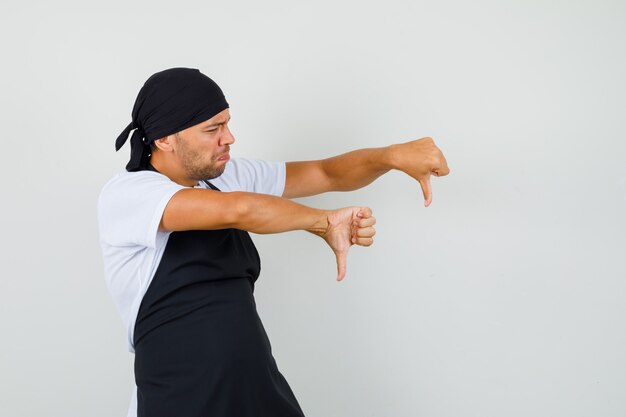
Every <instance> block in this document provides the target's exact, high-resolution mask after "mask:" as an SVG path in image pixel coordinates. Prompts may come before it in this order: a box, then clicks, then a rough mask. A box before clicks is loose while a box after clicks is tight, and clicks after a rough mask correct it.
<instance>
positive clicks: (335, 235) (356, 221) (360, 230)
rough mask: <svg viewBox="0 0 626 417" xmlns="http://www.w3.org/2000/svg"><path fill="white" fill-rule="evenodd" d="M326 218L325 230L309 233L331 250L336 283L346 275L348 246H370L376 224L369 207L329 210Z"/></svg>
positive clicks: (372, 241)
mask: <svg viewBox="0 0 626 417" xmlns="http://www.w3.org/2000/svg"><path fill="white" fill-rule="evenodd" d="M326 218H327V220H328V227H327V228H326V230H324V231H320V230H309V231H310V232H311V233H314V234H316V235H318V236H320V237H321V238H322V239H324V240H325V241H326V243H328V246H330V248H331V249H332V251H333V253H334V254H335V257H336V259H337V281H341V280H342V279H343V278H344V277H345V275H346V261H347V258H348V251H349V249H350V246H352V245H359V246H370V245H371V244H372V243H374V239H373V236H374V235H375V234H376V230H375V229H374V227H373V226H374V224H376V219H375V218H374V217H373V216H372V210H371V209H370V208H369V207H345V208H341V209H337V210H329V211H328V212H327V216H326Z"/></svg>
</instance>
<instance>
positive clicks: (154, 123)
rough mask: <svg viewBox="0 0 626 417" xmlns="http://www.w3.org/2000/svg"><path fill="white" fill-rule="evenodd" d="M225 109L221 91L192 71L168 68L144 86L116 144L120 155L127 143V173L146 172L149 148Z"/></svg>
mask: <svg viewBox="0 0 626 417" xmlns="http://www.w3.org/2000/svg"><path fill="white" fill-rule="evenodd" d="M227 108H228V102H227V101H226V98H225V97H224V93H223V92H222V90H221V89H220V87H219V86H218V85H217V84H216V83H215V81H213V80H212V79H210V78H209V77H207V76H206V75H204V74H202V73H201V72H200V71H199V70H197V69H195V68H170V69H168V70H164V71H161V72H157V73H156V74H153V75H152V76H151V77H150V78H148V80H147V81H146V82H145V84H144V85H143V87H142V88H141V90H140V91H139V94H138V95H137V99H136V100H135V105H134V106H133V112H132V121H131V122H130V123H129V124H128V126H126V128H124V130H123V131H122V133H120V135H119V136H118V137H117V140H116V141H115V150H116V151H119V150H120V148H121V147H122V146H124V143H126V141H127V140H128V135H129V134H130V132H131V131H132V130H133V129H134V130H135V131H134V132H133V135H132V137H131V139H130V146H131V149H130V160H129V161H128V164H127V165H126V170H127V171H140V170H145V169H148V166H149V161H150V144H151V143H152V142H153V141H155V140H157V139H160V138H162V137H165V136H168V135H171V134H174V133H176V132H179V131H181V130H184V129H186V128H188V127H191V126H194V125H196V124H198V123H202V122H204V121H206V120H209V119H210V118H211V117H213V116H215V115H216V114H218V113H220V112H221V111H223V110H225V109H227Z"/></svg>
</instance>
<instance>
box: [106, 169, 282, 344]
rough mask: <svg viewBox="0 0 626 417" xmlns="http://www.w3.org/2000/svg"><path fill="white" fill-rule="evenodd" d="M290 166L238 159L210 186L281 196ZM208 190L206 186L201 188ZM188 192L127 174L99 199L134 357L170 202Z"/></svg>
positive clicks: (111, 284) (113, 285)
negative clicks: (141, 310) (142, 307)
mask: <svg viewBox="0 0 626 417" xmlns="http://www.w3.org/2000/svg"><path fill="white" fill-rule="evenodd" d="M285 175H286V168H285V162H270V161H262V160H252V159H245V158H232V159H231V160H230V161H228V162H227V163H226V166H225V168H224V172H223V173H222V175H220V176H219V177H217V178H214V179H212V180H210V182H211V183H212V184H213V185H215V186H216V187H217V188H219V189H220V191H223V192H228V191H248V192H255V193H262V194H272V195H275V196H281V195H282V194H283V190H284V188H285ZM200 187H201V188H208V187H207V186H206V185H204V183H203V182H200V185H199V186H198V188H200ZM183 188H188V187H184V186H182V185H180V184H177V183H175V182H173V181H171V180H170V179H169V178H168V177H166V176H165V175H162V174H160V173H158V172H154V171H139V172H127V171H124V172H121V173H119V174H117V175H116V176H115V177H113V178H112V179H111V180H109V181H108V182H107V183H106V184H105V185H104V187H103V188H102V191H101V192H100V197H99V199H98V225H99V229H100V245H101V247H102V256H103V261H104V275H105V280H106V284H107V288H108V290H109V292H110V293H111V296H112V297H113V301H114V302H115V306H116V307H117V310H118V312H119V314H120V315H121V317H122V321H123V322H124V326H125V327H126V333H127V336H128V337H127V345H128V350H129V351H130V352H134V351H135V350H134V346H133V330H134V327H135V319H136V318H137V313H138V312H139V306H140V304H141V300H142V299H143V296H144V294H145V293H146V291H147V289H148V286H149V285H150V281H151V280H152V277H153V276H154V274H155V273H156V270H157V268H158V266H159V262H160V261H161V256H162V255H163V252H164V250H165V246H166V244H167V240H168V238H169V234H170V232H164V231H161V230H159V223H160V221H161V217H162V215H163V211H164V210H165V206H166V205H167V203H168V202H169V200H170V198H171V197H172V196H173V195H174V194H175V193H176V192H177V191H179V190H181V189H183Z"/></svg>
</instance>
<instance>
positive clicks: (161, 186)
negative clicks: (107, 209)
mask: <svg viewBox="0 0 626 417" xmlns="http://www.w3.org/2000/svg"><path fill="white" fill-rule="evenodd" d="M180 188H184V187H183V186H182V185H179V184H176V183H175V182H174V181H172V180H170V179H169V178H168V177H167V176H165V175H163V174H160V173H158V172H154V171H137V172H128V171H123V172H119V173H117V174H116V175H114V176H113V177H112V178H110V179H109V180H108V181H107V182H106V183H105V184H104V185H103V186H102V189H101V190H100V195H99V196H98V206H99V207H102V206H103V205H104V206H106V205H109V204H111V203H113V202H115V201H119V200H126V201H135V200H137V199H143V198H145V197H147V195H148V194H154V193H156V194H159V193H169V192H171V190H177V189H180Z"/></svg>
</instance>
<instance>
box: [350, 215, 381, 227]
mask: <svg viewBox="0 0 626 417" xmlns="http://www.w3.org/2000/svg"><path fill="white" fill-rule="evenodd" d="M352 224H353V225H354V226H357V227H368V226H373V225H375V224H376V218H375V217H368V218H367V219H361V220H355V221H354V222H353V223H352Z"/></svg>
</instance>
